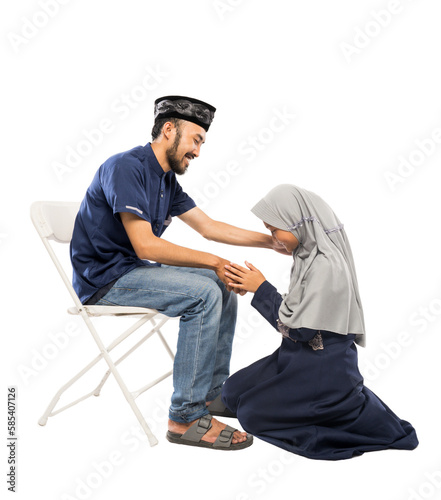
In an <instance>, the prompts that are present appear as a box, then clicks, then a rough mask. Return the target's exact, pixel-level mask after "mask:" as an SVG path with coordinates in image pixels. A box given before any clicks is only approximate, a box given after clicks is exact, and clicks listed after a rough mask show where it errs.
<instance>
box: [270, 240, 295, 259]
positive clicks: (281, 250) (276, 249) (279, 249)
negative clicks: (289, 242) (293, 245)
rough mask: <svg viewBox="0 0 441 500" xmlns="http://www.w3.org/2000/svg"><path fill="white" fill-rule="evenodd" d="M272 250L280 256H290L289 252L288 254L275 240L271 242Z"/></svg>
mask: <svg viewBox="0 0 441 500" xmlns="http://www.w3.org/2000/svg"><path fill="white" fill-rule="evenodd" d="M272 248H273V250H274V251H276V252H278V253H281V254H282V255H292V253H291V252H288V251H287V250H286V248H285V247H284V246H283V245H282V243H279V242H278V241H277V240H275V239H273V242H272Z"/></svg>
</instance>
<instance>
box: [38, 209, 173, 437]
mask: <svg viewBox="0 0 441 500" xmlns="http://www.w3.org/2000/svg"><path fill="white" fill-rule="evenodd" d="M79 205H80V204H79V203H76V202H54V201H37V202H35V203H33V204H32V206H31V219H32V222H33V223H34V226H35V228H36V229H37V231H38V234H39V235H40V238H41V240H42V241H43V244H44V246H45V247H46V250H47V251H48V252H49V255H50V257H51V259H52V261H53V263H54V264H55V267H56V268H57V270H58V272H59V274H60V276H61V278H62V280H63V282H64V284H65V285H66V287H67V289H68V291H69V293H70V295H71V297H72V299H73V301H74V304H75V307H71V308H69V309H68V312H69V313H70V314H77V315H80V316H81V317H82V318H83V320H84V322H85V324H86V326H87V328H88V329H89V331H90V333H91V334H92V337H93V338H94V340H95V342H96V343H97V345H98V348H99V350H100V354H99V355H98V356H97V357H96V358H95V359H93V360H92V361H91V362H90V363H89V364H88V365H87V366H85V367H84V368H83V369H82V370H81V371H80V372H79V373H78V374H77V375H75V376H74V377H73V378H72V379H71V380H69V381H68V382H67V383H66V384H64V385H63V386H62V387H61V388H60V390H59V391H58V392H57V393H56V394H55V396H54V398H53V399H52V401H51V402H50V404H49V406H48V407H47V409H46V411H45V412H44V414H43V416H42V417H41V418H40V420H39V422H38V423H39V424H40V425H46V422H47V420H48V418H49V417H52V416H54V415H56V414H58V413H60V412H62V411H63V410H66V409H67V408H70V407H71V406H73V405H75V404H77V403H79V402H80V401H83V400H84V399H86V398H88V397H90V396H92V395H94V396H99V394H100V391H101V388H102V387H103V385H104V383H105V382H106V380H107V379H108V377H109V375H110V374H113V376H114V377H115V379H116V381H117V382H118V384H119V386H120V388H121V390H122V392H123V394H124V396H125V398H126V399H127V401H128V403H129V405H130V406H131V408H132V410H133V412H134V413H135V415H136V417H137V418H138V421H139V423H140V424H141V427H142V428H143V429H144V431H145V433H146V435H147V437H148V440H149V443H150V446H154V445H156V444H157V443H158V440H157V439H156V437H155V436H154V435H153V433H152V431H151V430H150V428H149V426H148V425H147V423H146V421H145V419H144V417H143V416H142V413H141V411H140V410H139V408H138V406H137V404H136V403H135V399H136V398H137V397H138V396H139V395H140V394H142V393H143V392H145V391H146V390H148V389H150V388H151V387H153V386H155V385H156V384H158V383H159V382H161V381H162V380H164V379H165V378H167V377H169V376H170V375H171V374H172V373H173V370H170V371H168V372H167V373H165V374H164V375H162V376H161V377H159V378H157V379H156V380H153V381H152V382H150V383H149V384H147V385H146V386H144V387H142V388H140V389H138V390H137V391H133V392H131V391H129V390H128V388H127V386H126V383H125V382H124V380H123V379H122V377H121V375H120V373H119V371H118V370H117V368H116V367H117V365H118V364H119V363H120V362H121V361H123V360H124V359H126V358H127V357H128V356H129V355H130V354H131V353H133V352H134V351H135V350H136V349H137V348H138V347H139V346H141V345H142V344H143V343H144V342H145V341H146V340H147V339H148V338H150V337H151V336H152V335H154V334H156V335H158V336H159V338H160V339H161V341H162V344H163V345H164V348H165V349H166V351H167V352H168V354H169V355H170V357H171V359H172V360H173V359H174V355H173V352H172V350H171V349H170V346H169V345H168V343H167V341H166V340H165V338H164V336H163V335H162V333H161V330H160V329H161V327H162V326H163V325H164V323H165V322H166V321H168V320H169V319H170V318H168V317H167V316H164V315H162V314H160V313H158V311H156V310H154V309H147V308H144V307H120V306H87V305H83V304H82V303H81V302H80V300H79V298H78V295H77V294H76V293H75V290H74V289H73V287H72V284H71V282H70V280H69V278H68V277H67V275H66V273H65V271H64V269H63V266H62V265H61V263H60V260H59V259H58V257H57V255H56V253H55V251H54V248H53V247H52V244H51V240H54V241H56V242H58V243H70V240H71V239H72V232H73V227H74V222H75V217H76V214H77V212H78V209H79ZM96 316H135V317H136V316H141V318H140V319H139V320H138V321H137V322H136V323H135V324H133V325H132V326H131V327H130V328H128V329H127V330H125V331H124V332H123V333H122V334H121V335H120V336H119V337H118V338H116V339H115V340H114V341H113V342H112V343H111V344H109V345H108V346H107V347H106V346H105V345H104V342H103V341H102V340H101V338H100V336H99V335H98V332H97V331H96V329H95V326H94V324H93V323H92V321H91V318H92V317H96ZM155 319H157V320H158V321H159V322H158V323H156V321H155ZM147 322H149V323H150V326H151V330H150V331H149V332H148V333H147V334H146V335H145V336H144V337H143V338H142V339H141V340H140V341H139V342H137V343H136V344H135V345H134V346H133V347H132V348H131V349H129V350H128V351H127V352H126V353H125V354H124V355H123V356H121V357H120V358H119V359H117V360H116V361H113V360H112V358H111V357H110V354H109V353H110V351H112V349H114V348H115V347H116V346H117V345H119V344H120V343H121V342H122V341H123V340H125V339H126V338H127V337H129V335H131V334H132V333H133V332H135V331H136V330H138V328H140V327H141V326H142V325H144V323H147ZM101 359H104V360H105V361H106V363H107V365H108V367H109V369H108V370H107V372H106V373H105V375H104V377H103V379H102V380H101V382H100V383H99V384H98V386H97V387H96V388H95V389H94V390H93V391H91V392H90V393H88V394H86V395H85V396H82V397H80V398H78V399H76V400H75V401H73V402H72V403H70V404H67V405H65V406H63V407H62V408H60V409H58V410H55V411H54V409H55V406H56V404H57V403H58V400H59V399H60V397H61V395H62V394H63V393H64V392H65V391H66V390H67V389H69V387H71V386H72V385H73V384H74V383H75V382H76V381H77V380H79V379H80V378H81V377H82V376H83V375H84V374H85V373H87V372H88V371H89V370H90V369H91V368H92V367H93V366H95V365H96V364H97V363H98V362H99V361H100V360H101Z"/></svg>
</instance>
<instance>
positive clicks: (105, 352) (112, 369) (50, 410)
mask: <svg viewBox="0 0 441 500" xmlns="http://www.w3.org/2000/svg"><path fill="white" fill-rule="evenodd" d="M80 314H81V316H82V317H83V319H84V321H85V323H86V325H87V327H88V328H89V330H90V332H91V333H92V336H93V338H94V340H95V342H96V344H97V345H98V347H99V349H100V354H99V355H98V356H97V357H96V358H94V359H93V360H92V361H91V362H90V363H89V364H88V365H87V366H86V367H84V368H83V369H82V370H81V371H80V372H78V373H77V374H76V375H75V376H74V377H72V378H71V379H70V380H69V381H68V382H67V383H66V384H64V385H63V386H62V387H61V388H60V389H59V390H58V391H57V393H56V394H55V396H54V397H53V399H52V400H51V402H50V403H49V406H48V407H47V409H46V411H45V412H44V414H43V415H42V417H41V418H40V420H39V421H38V423H39V424H40V425H42V426H43V425H46V423H47V420H48V418H49V417H51V416H54V415H56V414H58V413H60V412H62V411H63V410H66V409H67V408H70V407H71V406H73V405H75V404H77V403H79V402H81V401H83V400H85V399H87V398H88V397H90V396H92V395H94V396H99V394H100V391H101V388H102V387H103V385H104V383H105V382H106V380H107V379H108V377H109V376H110V374H111V373H112V374H113V375H114V377H115V379H116V381H117V383H118V385H119V386H120V389H121V390H122V392H123V394H124V397H125V398H126V400H127V402H128V403H129V405H130V407H131V408H132V411H133V412H134V413H135V415H136V418H137V419H138V421H139V423H140V425H141V427H142V429H143V430H144V432H145V433H146V435H147V438H148V440H149V444H150V446H155V445H156V444H158V440H157V439H156V437H155V436H154V435H153V433H152V432H151V430H150V428H149V426H148V425H147V422H146V421H145V419H144V417H143V415H142V413H141V411H140V410H139V408H138V406H137V404H136V402H135V399H136V397H138V396H139V395H140V394H142V393H143V392H145V391H146V390H147V389H149V388H151V387H153V386H154V385H156V384H157V383H159V382H160V381H161V380H164V379H165V378H166V377H168V376H170V375H171V374H172V373H173V370H171V371H169V372H167V373H166V374H164V375H162V376H161V377H159V378H158V379H156V380H155V381H153V382H151V383H150V384H148V385H147V386H145V387H143V388H142V389H140V390H138V391H135V392H133V393H132V392H130V391H129V389H128V388H127V386H126V384H125V382H124V381H123V379H122V377H121V375H120V374H119V371H118V370H117V368H116V366H117V365H118V364H119V363H120V362H122V361H123V360H124V359H126V358H127V357H128V356H129V355H130V354H131V353H132V352H134V351H135V350H136V349H137V348H138V347H139V346H140V345H141V344H143V343H144V342H145V341H146V340H147V339H148V338H150V337H151V336H152V335H154V334H155V333H157V334H158V335H159V337H160V339H161V341H162V343H163V344H164V347H165V349H166V350H167V352H168V353H169V355H170V356H171V357H172V359H174V355H173V352H172V351H171V349H170V347H169V345H168V344H167V342H166V340H165V339H164V337H163V335H162V333H161V331H160V328H161V327H162V326H163V325H164V323H165V322H166V321H168V319H169V318H166V317H165V318H162V319H161V321H160V322H159V324H157V325H156V322H155V321H154V320H153V318H152V317H151V314H149V315H146V316H145V317H143V318H141V319H140V320H139V321H138V322H137V323H136V324H135V325H133V326H132V327H130V328H129V329H128V330H126V331H125V332H124V333H123V334H121V335H120V336H119V337H118V338H117V339H115V340H114V341H113V342H112V343H111V344H110V345H109V346H108V347H107V348H106V347H105V346H104V344H103V342H102V341H101V338H100V337H99V336H98V333H97V332H96V330H95V327H94V325H93V323H92V321H91V320H90V318H89V316H88V315H87V312H86V311H84V310H81V311H80ZM149 319H150V321H151V322H152V324H153V326H154V328H153V329H152V330H151V331H150V332H149V333H148V334H147V335H145V336H144V337H143V338H142V339H141V340H140V341H139V342H137V343H136V344H135V345H134V346H133V347H132V348H131V349H129V351H127V352H126V353H125V354H124V355H123V356H121V357H120V358H119V359H118V360H117V361H113V360H112V358H111V357H110V355H109V352H110V351H111V350H112V349H114V348H115V347H116V346H117V345H119V344H120V343H121V342H122V341H123V340H124V339H126V338H127V337H128V336H129V335H130V334H131V333H133V332H134V331H135V330H136V329H138V328H139V327H140V326H142V324H144V323H145V322H146V321H148V320H149ZM101 359H104V360H105V361H106V363H107V365H108V367H109V369H108V370H107V372H106V373H105V375H104V377H103V379H102V380H101V382H100V383H99V385H98V386H97V387H96V388H95V389H94V390H93V391H92V392H90V393H88V394H86V395H85V396H82V397H80V398H78V399H76V400H75V401H73V402H72V403H69V404H67V405H65V406H63V407H62V408H60V409H58V410H56V411H54V408H55V406H56V404H57V403H58V401H59V400H60V397H61V395H62V394H63V393H64V392H65V391H66V390H67V389H69V388H70V387H71V386H72V385H73V384H74V383H75V382H76V381H77V380H79V379H80V378H81V377H82V376H83V375H85V374H86V373H87V372H88V371H89V370H90V369H91V368H93V367H94V366H95V365H96V364H97V363H98V362H99V361H100V360H101Z"/></svg>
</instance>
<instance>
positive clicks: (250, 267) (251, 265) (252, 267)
mask: <svg viewBox="0 0 441 500" xmlns="http://www.w3.org/2000/svg"><path fill="white" fill-rule="evenodd" d="M245 264H246V265H247V267H248V269H250V270H251V271H258V269H257V268H256V267H254V266H253V264H251V263H250V262H247V261H245Z"/></svg>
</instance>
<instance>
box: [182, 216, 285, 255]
mask: <svg viewBox="0 0 441 500" xmlns="http://www.w3.org/2000/svg"><path fill="white" fill-rule="evenodd" d="M179 218H180V219H181V220H182V221H184V222H185V223H186V224H188V225H189V226H190V227H191V228H193V229H194V230H195V231H197V232H198V233H199V234H201V235H202V236H203V237H204V238H206V239H207V240H212V241H216V242H218V243H227V244H229V245H238V246H244V247H261V248H271V249H273V250H276V251H278V252H280V253H283V254H287V252H286V251H285V250H284V248H282V247H281V246H280V245H278V244H277V243H276V242H274V241H273V238H272V237H271V236H270V235H269V234H264V233H258V232H256V231H248V230H247V229H241V228H239V227H236V226H232V225H230V224H226V223H225V222H220V221H216V220H213V219H211V218H210V217H209V216H208V215H207V214H206V213H205V212H203V211H202V210H201V209H200V208H199V207H194V208H192V209H191V210H189V211H188V212H185V213H183V214H182V215H179ZM288 255H291V254H288Z"/></svg>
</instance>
